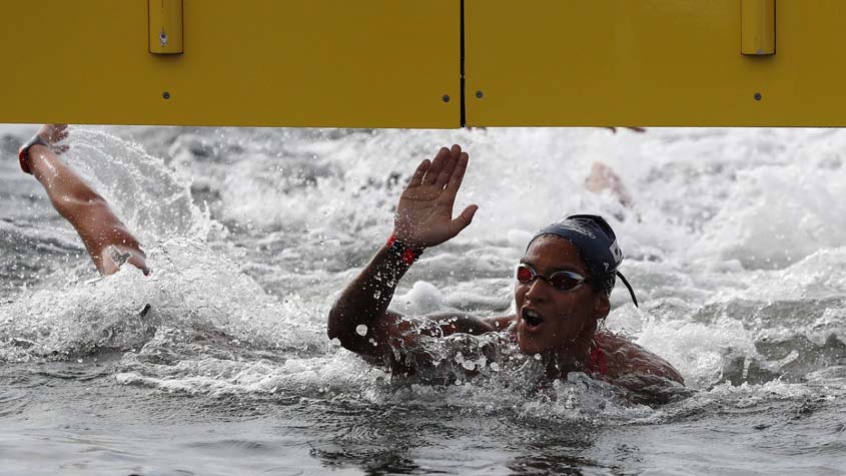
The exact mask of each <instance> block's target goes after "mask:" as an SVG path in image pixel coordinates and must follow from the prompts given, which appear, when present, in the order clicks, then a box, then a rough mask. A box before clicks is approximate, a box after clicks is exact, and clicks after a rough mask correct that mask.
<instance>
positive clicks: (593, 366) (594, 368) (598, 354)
mask: <svg viewBox="0 0 846 476" xmlns="http://www.w3.org/2000/svg"><path fill="white" fill-rule="evenodd" d="M593 343H594V345H595V347H594V348H593V350H592V351H591V353H590V357H589V358H588V362H587V368H588V370H590V371H591V372H599V375H605V374H606V372H608V362H607V361H606V360H605V352H604V351H603V350H602V349H601V348H600V347H599V337H598V336H597V337H594V338H593Z"/></svg>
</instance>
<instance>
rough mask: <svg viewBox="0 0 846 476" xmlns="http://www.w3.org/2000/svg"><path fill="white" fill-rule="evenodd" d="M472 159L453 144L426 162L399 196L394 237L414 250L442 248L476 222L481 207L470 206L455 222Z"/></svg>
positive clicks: (420, 166)
mask: <svg viewBox="0 0 846 476" xmlns="http://www.w3.org/2000/svg"><path fill="white" fill-rule="evenodd" d="M468 160H469V156H468V155H467V153H465V152H462V151H461V147H459V146H457V145H454V146H452V149H447V148H446V147H444V148H442V149H441V150H440V151H438V155H436V156H435V160H433V161H431V162H430V161H429V160H428V159H426V160H424V161H423V162H422V163H421V164H420V165H419V166H418V167H417V170H416V171H415V172H414V176H413V177H412V178H411V181H410V182H409V183H408V186H406V187H405V190H404V191H403V192H402V195H401V196H400V201H399V204H398V205H397V211H396V214H395V215H394V236H396V237H397V239H398V240H400V241H402V242H403V243H405V244H406V245H408V246H410V247H412V248H426V247H429V246H435V245H439V244H441V243H443V242H445V241H447V240H449V239H451V238H453V237H455V236H456V235H458V233H459V232H461V230H463V229H464V228H466V227H467V225H469V224H470V222H471V221H473V215H475V214H476V210H478V208H479V207H478V206H476V205H470V206H468V207H467V208H465V209H464V211H462V212H461V214H460V215H458V216H457V217H456V218H455V219H453V218H452V208H453V206H454V205H455V196H456V194H458V189H459V188H460V187H461V181H462V180H463V179H464V172H465V171H466V170H467V162H468Z"/></svg>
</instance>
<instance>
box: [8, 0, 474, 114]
mask: <svg viewBox="0 0 846 476" xmlns="http://www.w3.org/2000/svg"><path fill="white" fill-rule="evenodd" d="M150 1H151V2H160V1H162V0H150ZM0 7H2V11H3V18H4V22H3V27H2V28H0V44H2V45H4V53H3V58H2V62H3V64H4V66H5V67H4V69H3V74H0V122H27V123H29V122H47V121H63V122H71V123H89V124H90V123H107V124H191V125H224V124H225V125H239V126H248V125H249V126H271V125H292V126H343V127H348V126H349V127H352V126H358V127H458V126H460V118H461V112H460V108H461V104H460V102H461V101H460V96H461V78H460V75H459V74H458V72H459V70H460V68H461V65H460V61H461V57H460V49H459V45H460V42H461V39H460V34H461V23H460V14H461V10H460V5H459V4H458V3H457V2H456V1H455V0H422V1H403V0H184V11H183V24H184V53H183V54H176V55H156V54H151V53H150V50H151V45H150V41H149V36H150V25H149V18H148V16H149V4H148V0H39V1H38V2H32V1H29V0H0ZM446 97H448V98H449V100H448V101H445V100H444V99H445V98H446ZM165 98H167V99H165Z"/></svg>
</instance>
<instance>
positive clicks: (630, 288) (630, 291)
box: [617, 271, 638, 307]
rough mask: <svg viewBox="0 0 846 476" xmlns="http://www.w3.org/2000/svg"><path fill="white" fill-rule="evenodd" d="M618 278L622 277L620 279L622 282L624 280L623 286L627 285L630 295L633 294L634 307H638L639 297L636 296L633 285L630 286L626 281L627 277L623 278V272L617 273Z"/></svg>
mask: <svg viewBox="0 0 846 476" xmlns="http://www.w3.org/2000/svg"><path fill="white" fill-rule="evenodd" d="M617 276H619V277H620V279H622V280H623V284H625V285H626V287H627V288H629V294H631V295H632V301H634V305H635V307H638V305H637V297H636V296H635V293H634V289H632V285H631V284H629V282H628V281H627V280H626V277H625V276H623V273H621V272H619V271H617Z"/></svg>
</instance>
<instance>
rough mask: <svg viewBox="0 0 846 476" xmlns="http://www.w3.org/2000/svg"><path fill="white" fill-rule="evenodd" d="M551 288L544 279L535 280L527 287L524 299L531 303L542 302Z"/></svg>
mask: <svg viewBox="0 0 846 476" xmlns="http://www.w3.org/2000/svg"><path fill="white" fill-rule="evenodd" d="M551 288H552V286H550V284H549V283H547V282H546V280H544V279H540V278H537V279H535V280H534V281H532V284H530V285H529V290H528V291H526V297H527V298H528V299H529V300H530V301H533V302H543V301H545V300H546V297H547V293H548V292H549V291H550V290H551Z"/></svg>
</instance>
